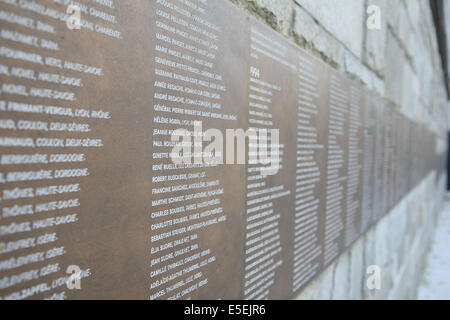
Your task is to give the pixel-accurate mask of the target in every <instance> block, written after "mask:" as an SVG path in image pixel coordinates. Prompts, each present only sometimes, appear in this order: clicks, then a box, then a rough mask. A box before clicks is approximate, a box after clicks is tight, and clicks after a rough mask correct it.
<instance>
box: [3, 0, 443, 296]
mask: <svg viewBox="0 0 450 320" xmlns="http://www.w3.org/2000/svg"><path fill="white" fill-rule="evenodd" d="M69 4H73V5H75V6H70V7H69V6H68V5H69ZM78 17H80V18H81V20H78ZM0 27H1V30H0V80H1V81H0V185H1V187H2V188H1V194H0V208H1V212H0V299H150V300H154V299H287V298H290V297H292V296H294V295H295V294H297V293H299V292H300V290H301V289H302V288H304V287H305V285H307V284H308V282H310V281H311V280H312V279H313V278H314V277H315V276H317V275H318V274H320V272H321V271H322V270H323V269H324V268H325V267H326V266H327V265H329V264H330V263H331V262H332V261H333V260H334V259H335V258H336V257H338V256H339V254H341V253H342V252H343V251H344V250H345V249H346V248H348V247H349V246H350V245H351V244H352V243H353V242H354V241H355V240H356V239H357V238H358V237H359V236H360V235H361V234H362V233H364V232H365V231H366V230H367V229H368V228H369V227H370V226H371V225H373V224H374V223H376V222H377V221H378V219H380V218H381V217H382V216H383V215H384V214H385V213H387V211H388V210H389V209H391V208H392V206H394V205H395V204H396V203H397V202H398V201H399V200H400V199H401V198H402V197H403V196H404V195H406V194H407V192H408V191H409V190H411V188H413V187H414V186H415V185H416V184H417V183H419V182H420V181H421V179H422V178H423V177H424V176H425V175H426V174H427V173H428V172H430V171H431V170H436V169H439V168H437V167H442V162H443V160H442V159H443V156H442V155H441V154H437V153H436V151H435V149H434V146H435V141H436V137H435V136H434V135H433V134H432V133H431V132H429V131H428V130H426V129H425V128H424V127H421V126H419V125H417V124H416V123H414V122H411V121H410V120H407V119H406V118H405V117H403V116H402V115H401V114H400V113H398V112H397V111H396V110H395V109H393V108H392V107H391V106H389V105H387V104H385V103H384V101H383V100H382V99H380V98H379V97H377V96H376V95H375V94H371V93H368V92H365V91H364V90H363V89H362V87H361V86H360V85H359V84H358V83H357V82H355V81H352V80H350V79H349V78H348V77H347V76H345V75H344V74H342V73H340V72H338V71H337V70H335V69H333V68H330V67H329V66H327V65H326V64H325V63H323V62H322V61H320V60H319V59H317V58H315V57H313V56H312V55H311V54H309V53H307V52H306V51H304V50H302V49H300V48H298V47H297V46H296V45H295V44H293V43H292V42H291V41H289V40H287V39H285V38H284V37H283V36H281V35H279V34H278V33H277V32H275V31H273V30H272V29H270V28H269V27H267V26H266V25H264V24H263V23H261V22H259V21H258V20H257V19H256V18H253V17H249V16H248V15H247V14H245V13H244V12H243V11H241V10H240V9H238V8H237V7H235V6H234V5H232V4H230V3H229V2H228V1H221V0H210V1H206V0H192V1H184V0H156V1H149V0H128V1H113V0H104V1H88V0H79V1H77V2H76V3H75V2H73V3H72V1H66V0H58V1H56V0H54V1H50V0H40V1H29V0H22V1H18V0H0ZM271 130H278V131H271ZM240 131H242V132H245V131H246V133H247V137H246V138H245V137H244V139H243V140H239V137H237V136H236V135H238V134H239V132H240ZM275 132H277V133H278V135H277V134H276V133H275ZM228 133H230V135H229V134H228ZM264 133H268V140H264V139H261V137H262V136H264ZM174 134H175V135H174ZM256 138H257V139H256ZM221 143H222V144H221ZM269 145H271V148H270V149H269V148H268V146H269ZM174 147H177V148H174ZM255 149H256V150H255ZM175 150H176V151H175ZM272 152H275V155H276V156H277V159H278V160H277V161H275V162H270V164H269V163H268V162H267V161H266V162H264V163H261V162H258V161H255V157H256V160H257V159H258V158H261V157H263V158H264V156H266V158H267V156H268V155H269V154H271V155H274V154H273V153H272ZM174 155H175V157H176V159H178V160H183V159H184V160H187V159H189V161H181V162H175V161H173V159H172V156H174ZM242 155H243V158H244V160H245V161H244V163H239V161H238V159H241V157H240V156H242ZM266 160H267V159H266ZM269 160H273V159H272V158H270V159H269ZM273 165H275V167H276V170H275V171H274V172H272V174H268V172H267V169H270V168H272V170H273V169H274V167H273ZM74 273H75V274H76V275H77V277H78V278H79V279H80V281H79V283H80V284H81V287H80V288H78V287H77V279H74V278H69V276H70V275H73V274H74ZM67 280H69V281H67Z"/></svg>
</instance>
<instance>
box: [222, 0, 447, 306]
mask: <svg viewBox="0 0 450 320" xmlns="http://www.w3.org/2000/svg"><path fill="white" fill-rule="evenodd" d="M226 1H231V2H233V3H234V4H235V5H237V6H239V7H241V8H242V10H245V11H247V12H248V13H249V14H251V15H253V16H256V17H257V18H258V19H259V20H261V21H263V22H264V23H266V24H268V25H269V26H271V27H272V28H273V29H275V30H276V31H278V32H279V33H280V34H282V35H283V36H285V37H286V38H288V39H290V40H291V41H292V42H295V43H296V44H297V45H298V46H300V47H302V48H304V49H306V50H307V51H309V52H311V53H312V54H314V55H316V56H318V57H320V58H321V59H322V60H323V61H325V62H326V63H328V64H329V65H330V66H332V67H333V68H335V69H337V70H339V71H341V72H344V73H346V74H347V75H349V76H350V77H352V78H353V79H356V80H357V81H360V82H361V83H362V84H363V85H364V86H366V87H367V88H368V89H369V90H371V91H373V92H376V93H377V94H378V95H379V96H381V97H383V98H384V99H386V100H387V101H390V102H392V103H394V104H395V106H396V108H398V109H399V110H401V111H402V112H403V113H404V114H405V115H406V116H407V117H408V118H410V119H412V120H413V121H415V122H417V123H422V124H424V125H426V126H427V128H429V129H430V130H431V131H433V132H435V133H436V134H437V135H438V136H439V139H441V142H443V141H445V140H446V132H447V128H448V124H447V119H448V117H447V108H448V107H449V106H448V103H447V94H446V90H445V84H444V78H443V71H442V65H441V61H440V56H439V53H438V43H437V39H436V33H435V29H434V23H433V19H432V14H431V9H430V5H429V1H428V0H390V1H387V0H226ZM371 5H375V6H377V7H378V8H379V9H380V13H381V15H380V17H381V20H380V21H381V28H380V29H379V30H377V29H375V30H373V29H368V28H367V26H366V21H367V19H368V18H369V14H368V13H367V8H368V7H369V6H371ZM445 179H446V178H445V177H444V175H441V176H437V173H436V172H431V173H430V174H429V175H428V176H427V177H426V178H425V179H424V180H422V182H421V183H420V184H419V185H417V186H416V187H415V188H414V189H413V190H412V191H411V192H410V193H409V194H408V195H407V196H406V197H405V198H404V199H403V200H402V201H400V203H399V204H398V205H397V206H396V207H395V208H394V209H393V210H391V212H390V213H389V214H387V215H386V216H385V217H384V218H383V219H382V220H380V221H379V223H378V224H377V225H375V226H374V227H372V228H371V229H370V230H369V232H368V233H367V234H365V235H364V236H363V237H362V238H361V239H359V240H358V241H357V242H356V243H354V245H353V246H352V247H351V248H349V249H348V250H347V251H346V252H344V253H343V254H342V255H341V256H340V257H339V258H338V259H337V260H335V262H334V263H333V264H332V265H330V266H329V267H328V268H327V269H326V270H325V271H324V272H323V273H322V274H321V275H319V276H318V277H317V278H316V279H315V280H313V281H312V282H311V283H310V284H309V285H308V286H307V287H306V288H305V289H304V290H302V292H301V293H300V294H299V296H298V297H297V299H414V298H415V297H416V292H417V286H418V284H419V283H420V281H421V277H422V270H423V268H424V263H425V257H426V254H427V252H428V248H429V245H430V242H431V239H432V237H433V231H434V228H435V223H436V219H437V214H438V213H439V211H440V210H441V208H442V205H443V201H444V189H445V182H446V181H445ZM372 265H376V266H379V267H380V270H381V288H380V289H379V290H377V289H375V290H369V289H368V287H367V285H366V281H367V278H368V276H369V275H368V274H367V268H368V267H369V266H372Z"/></svg>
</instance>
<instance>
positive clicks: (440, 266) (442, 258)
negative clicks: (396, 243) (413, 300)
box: [418, 201, 450, 300]
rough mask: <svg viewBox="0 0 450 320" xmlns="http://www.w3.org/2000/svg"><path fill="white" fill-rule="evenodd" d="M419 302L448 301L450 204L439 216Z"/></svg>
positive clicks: (419, 294)
mask: <svg viewBox="0 0 450 320" xmlns="http://www.w3.org/2000/svg"><path fill="white" fill-rule="evenodd" d="M418 299H419V300H429V299H438V300H443V299H446V300H448V299H450V202H449V201H447V203H446V204H445V207H444V211H443V212H442V213H441V214H440V216H439V221H438V226H437V229H436V233H435V237H434V241H433V245H432V248H431V252H430V253H429V255H428V258H427V265H426V268H425V274H424V279H423V281H422V284H421V286H420V288H419V292H418Z"/></svg>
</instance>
